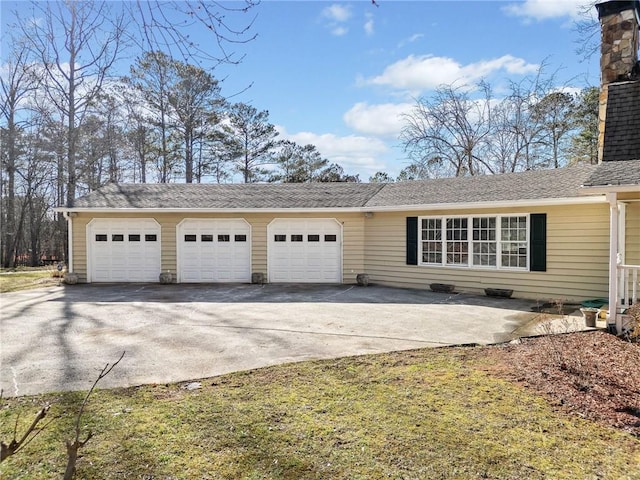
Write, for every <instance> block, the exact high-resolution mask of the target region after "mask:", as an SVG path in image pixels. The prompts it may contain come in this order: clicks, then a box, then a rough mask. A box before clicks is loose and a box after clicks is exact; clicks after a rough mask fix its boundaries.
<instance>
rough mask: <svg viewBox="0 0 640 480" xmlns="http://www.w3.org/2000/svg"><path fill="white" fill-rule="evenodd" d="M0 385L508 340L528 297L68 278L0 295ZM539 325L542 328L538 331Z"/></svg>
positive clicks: (200, 374)
mask: <svg viewBox="0 0 640 480" xmlns="http://www.w3.org/2000/svg"><path fill="white" fill-rule="evenodd" d="M0 302H1V303H0V306H1V314H2V316H1V323H0V339H1V340H0V341H1V343H0V361H1V363H0V388H2V389H3V390H4V394H5V396H14V395H27V394H35V393H41V392H47V391H57V390H84V389H87V388H88V387H89V386H90V385H91V383H92V382H93V381H94V380H95V378H96V376H97V374H98V372H99V371H100V369H101V368H102V367H103V366H104V365H105V364H106V363H107V362H113V361H115V360H116V359H117V358H118V357H119V356H120V354H121V353H122V351H126V356H125V358H124V359H123V361H122V362H121V363H120V365H118V367H117V368H116V369H115V370H114V371H113V372H112V373H111V374H110V375H109V376H108V377H107V378H105V379H104V380H103V381H102V382H101V383H100V386H101V387H102V388H107V387H115V386H128V385H138V384H143V383H167V382H176V381H187V380H190V379H197V378H204V377H210V376H215V375H220V374H224V373H228V372H233V371H240V370H247V369H253V368H258V367H263V366H267V365H274V364H280V363H287V362H296V361H302V360H309V359H320V358H334V357H342V356H349V355H359V354H368V353H380V352H387V351H394V350H406V349H414V348H423V347H436V346H443V345H454V344H469V343H478V344H490V343H498V342H503V341H508V340H510V339H511V338H512V337H513V334H514V332H516V331H518V330H522V329H523V328H525V327H526V326H527V325H530V324H531V322H534V323H535V320H536V318H538V317H539V316H538V314H536V313H533V312H532V307H534V306H535V302H532V301H522V300H515V299H506V300H505V299H490V298H487V297H479V296H471V295H463V294H439V293H433V292H430V291H424V290H406V289H397V288H388V287H379V286H369V287H366V288H365V287H356V286H350V285H331V286H320V285H303V286H300V285H263V286H260V285H155V284H149V285H146V284H145V285H75V286H67V287H64V286H62V287H49V288H43V289H37V290H27V291H21V292H15V293H5V294H0ZM542 333H544V332H542Z"/></svg>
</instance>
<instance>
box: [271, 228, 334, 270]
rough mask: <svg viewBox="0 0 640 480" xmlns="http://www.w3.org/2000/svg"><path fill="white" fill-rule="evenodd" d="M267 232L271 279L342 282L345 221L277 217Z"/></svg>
mask: <svg viewBox="0 0 640 480" xmlns="http://www.w3.org/2000/svg"><path fill="white" fill-rule="evenodd" d="M267 236H268V268H269V282H296V283H341V282H342V225H340V223H338V222H337V221H336V220H335V219H333V218H322V219H284V218H277V219H275V220H274V221H273V222H271V223H270V224H269V227H268V228H267Z"/></svg>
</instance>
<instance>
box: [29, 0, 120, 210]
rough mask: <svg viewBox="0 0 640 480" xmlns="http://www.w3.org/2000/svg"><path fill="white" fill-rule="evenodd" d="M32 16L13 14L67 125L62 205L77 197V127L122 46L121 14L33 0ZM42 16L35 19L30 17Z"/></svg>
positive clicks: (95, 5)
mask: <svg viewBox="0 0 640 480" xmlns="http://www.w3.org/2000/svg"><path fill="white" fill-rule="evenodd" d="M32 5H33V13H32V15H33V16H32V17H29V18H22V17H21V16H20V14H17V18H18V25H19V28H20V30H21V32H22V33H23V34H24V36H25V38H26V40H27V43H28V46H29V49H30V50H31V53H32V54H33V55H34V57H35V58H36V59H37V61H38V62H39V63H40V66H41V68H42V69H43V72H44V75H45V77H46V80H45V82H44V83H43V88H44V91H45V92H46V94H47V97H48V100H49V102H51V103H52V104H53V105H55V107H56V109H57V110H58V112H60V113H61V116H63V117H64V119H65V124H66V129H67V132H66V137H67V138H66V140H67V142H66V143H67V145H66V174H67V181H66V205H67V206H71V205H72V204H73V200H74V198H75V196H76V188H77V183H78V179H77V171H76V154H77V149H76V147H77V142H78V133H79V127H80V126H81V125H82V124H83V122H84V120H85V116H86V114H87V111H88V109H89V107H90V106H91V105H92V102H93V101H94V100H95V99H96V98H97V97H98V95H99V94H100V93H101V92H102V89H103V85H104V83H105V81H106V80H107V78H108V76H109V74H110V73H111V70H112V67H113V65H114V63H115V61H116V60H117V59H118V58H119V54H120V51H121V49H122V48H123V46H124V31H125V28H126V24H125V20H124V19H125V16H124V12H123V11H122V10H120V11H119V12H112V10H111V7H110V5H112V4H109V3H108V2H104V1H103V2H77V1H74V0H66V1H64V2H33V3H32ZM36 16H37V17H40V18H41V19H42V20H41V21H39V22H34V21H32V18H34V17H36Z"/></svg>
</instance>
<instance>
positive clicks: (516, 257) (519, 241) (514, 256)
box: [500, 216, 528, 268]
mask: <svg viewBox="0 0 640 480" xmlns="http://www.w3.org/2000/svg"><path fill="white" fill-rule="evenodd" d="M501 220H502V221H501V226H500V235H501V242H500V247H501V248H500V250H501V261H502V266H503V267H512V268H527V251H528V248H527V217H525V216H521V217H503V218H502V219H501Z"/></svg>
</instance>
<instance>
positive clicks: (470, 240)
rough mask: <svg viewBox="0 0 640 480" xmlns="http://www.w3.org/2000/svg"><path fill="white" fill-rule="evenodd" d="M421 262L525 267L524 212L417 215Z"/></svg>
mask: <svg viewBox="0 0 640 480" xmlns="http://www.w3.org/2000/svg"><path fill="white" fill-rule="evenodd" d="M419 225H420V227H419V228H420V237H419V238H420V242H419V249H420V257H419V258H420V259H421V264H422V265H440V266H455V267H474V268H505V269H507V268H508V269H519V270H525V269H527V268H528V258H529V255H528V253H529V243H528V238H529V235H528V230H529V221H528V216H527V215H493V216H491V215H482V216H452V217H446V216H443V217H421V218H420V223H419Z"/></svg>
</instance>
